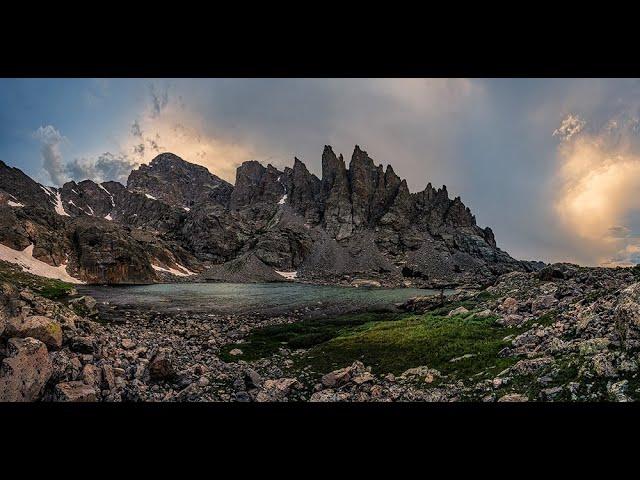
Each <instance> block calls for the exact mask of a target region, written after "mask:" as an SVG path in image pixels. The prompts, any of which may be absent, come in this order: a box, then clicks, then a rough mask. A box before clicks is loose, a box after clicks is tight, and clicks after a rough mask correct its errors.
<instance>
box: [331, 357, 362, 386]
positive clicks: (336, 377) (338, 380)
mask: <svg viewBox="0 0 640 480" xmlns="http://www.w3.org/2000/svg"><path fill="white" fill-rule="evenodd" d="M365 372H366V369H365V367H364V365H363V364H362V362H354V363H353V364H352V365H350V366H348V367H345V368H340V369H338V370H334V371H333V372H329V373H327V374H326V375H323V376H322V379H321V380H320V381H321V382H322V385H324V386H325V387H339V386H341V385H344V384H345V383H348V382H349V381H351V379H352V378H353V377H354V376H355V375H358V374H360V373H365Z"/></svg>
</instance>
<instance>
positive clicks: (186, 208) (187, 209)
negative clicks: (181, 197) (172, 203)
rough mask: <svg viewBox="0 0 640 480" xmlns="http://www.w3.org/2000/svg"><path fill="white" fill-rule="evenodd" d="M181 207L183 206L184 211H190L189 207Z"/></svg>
mask: <svg viewBox="0 0 640 480" xmlns="http://www.w3.org/2000/svg"><path fill="white" fill-rule="evenodd" d="M182 208H184V209H185V211H187V212H190V211H191V209H190V208H189V207H182Z"/></svg>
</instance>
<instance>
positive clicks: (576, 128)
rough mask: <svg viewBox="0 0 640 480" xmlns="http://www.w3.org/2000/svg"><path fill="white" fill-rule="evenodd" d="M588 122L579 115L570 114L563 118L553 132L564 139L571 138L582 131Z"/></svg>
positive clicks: (555, 135)
mask: <svg viewBox="0 0 640 480" xmlns="http://www.w3.org/2000/svg"><path fill="white" fill-rule="evenodd" d="M585 124H586V122H585V121H584V120H582V119H581V118H580V117H579V116H578V115H572V114H569V115H567V117H566V118H565V119H564V120H562V123H561V124H560V126H559V127H558V128H556V129H555V130H554V132H553V136H554V137H559V138H560V139H561V140H563V141H568V140H571V137H573V136H574V135H577V134H578V133H580V132H581V131H582V129H583V128H584V126H585Z"/></svg>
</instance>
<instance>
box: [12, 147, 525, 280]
mask: <svg viewBox="0 0 640 480" xmlns="http://www.w3.org/2000/svg"><path fill="white" fill-rule="evenodd" d="M0 243H3V244H4V245H6V246H8V247H10V248H13V249H15V250H23V249H24V248H26V247H27V246H29V245H31V244H33V245H34V249H33V255H34V257H36V258H38V259H40V260H42V261H44V262H46V263H49V264H50V265H54V266H59V265H66V268H67V270H68V271H69V272H70V273H72V274H74V275H75V276H77V278H79V279H82V280H84V281H88V282H95V283H144V282H154V281H159V280H163V279H166V278H169V277H168V275H178V276H179V277H184V278H199V277H194V276H193V275H192V274H195V273H198V272H201V271H204V270H207V269H213V270H215V271H221V270H220V268H219V267H217V265H223V264H229V265H230V266H231V267H230V268H234V267H233V266H234V265H236V263H237V262H235V260H236V259H241V258H250V259H251V263H250V264H251V265H253V267H252V268H251V269H248V270H247V272H244V273H243V277H242V278H244V277H245V276H247V275H250V271H249V270H252V269H253V270H255V271H259V272H260V273H261V275H262V277H264V278H278V275H277V274H275V273H274V275H275V276H274V275H271V274H267V273H266V272H267V271H273V270H279V271H283V270H284V271H292V270H297V271H298V278H302V279H307V280H312V281H323V282H345V281H346V282H349V281H351V280H354V279H361V278H368V279H372V278H375V279H379V280H380V281H382V282H383V283H384V282H386V283H391V284H400V283H402V282H405V283H406V282H412V283H414V284H419V285H426V286H443V285H456V284H461V283H482V282H486V281H488V280H490V279H492V278H493V277H495V276H496V275H498V274H501V273H504V272H506V271H511V270H528V269H531V268H532V267H531V264H529V263H528V262H519V261H516V260H514V259H512V258H511V257H510V256H509V255H508V254H507V253H505V252H503V251H501V250H500V249H498V248H497V247H496V242H495V238H494V236H493V232H492V231H491V229H490V228H488V227H487V228H484V229H483V228H480V227H478V226H477V225H476V221H475V217H474V216H473V215H472V214H471V211H470V210H469V208H468V207H466V206H465V205H464V204H463V203H462V201H461V199H460V198H459V197H456V198H454V199H450V198H449V195H448V192H447V189H446V187H445V186H443V187H442V188H440V189H435V188H433V187H432V186H431V184H429V185H427V187H426V188H425V190H423V191H421V192H418V193H410V192H409V189H408V187H407V183H406V181H405V180H402V179H401V178H400V177H398V176H397V175H396V174H395V172H394V170H393V168H392V167H391V166H387V167H386V169H385V168H383V166H382V165H376V164H375V162H374V161H373V159H372V158H371V157H369V155H368V154H367V152H365V151H364V150H362V149H360V148H359V147H358V146H356V147H355V149H354V151H353V154H352V156H351V160H350V162H349V167H348V168H347V166H346V164H345V161H344V158H343V157H342V155H336V154H335V153H334V152H333V150H332V149H331V147H330V146H325V148H324V151H323V153H322V179H319V178H317V177H316V176H315V175H313V174H311V173H310V172H309V170H308V169H307V167H306V166H305V164H304V163H303V162H301V161H300V160H299V159H297V158H296V159H295V160H294V164H293V167H292V168H288V167H287V168H285V169H284V171H280V170H278V169H277V168H275V167H274V166H272V165H267V166H266V167H265V166H263V165H262V164H260V163H259V162H257V161H248V162H244V163H243V164H242V165H241V166H240V167H238V170H237V174H236V182H235V186H233V185H231V184H229V183H227V182H225V181H224V180H221V179H220V178H218V177H216V176H215V175H213V174H211V173H210V172H209V171H208V170H207V169H205V168H204V167H201V166H198V165H194V164H191V163H188V162H186V161H184V160H182V159H181V158H179V157H177V156H176V155H173V154H170V153H164V154H161V155H159V156H158V157H156V158H155V159H154V160H153V161H152V162H151V163H150V164H149V165H143V166H141V167H140V168H139V169H137V170H134V171H133V172H131V175H130V176H129V179H128V181H127V186H126V187H125V186H124V185H122V184H120V183H117V182H105V183H102V184H98V183H95V182H93V181H91V180H85V181H83V182H79V183H76V182H69V183H66V184H65V185H63V186H62V187H61V188H60V189H55V188H51V187H45V186H42V185H40V184H38V183H36V182H35V181H33V180H32V179H30V178H29V177H28V176H26V175H24V174H23V173H22V172H21V171H20V170H18V169H15V168H10V167H8V166H7V165H5V164H4V163H1V162H0ZM257 262H259V263H260V268H258V267H256V266H255V265H257ZM263 267H264V268H263ZM213 270H212V271H213ZM224 271H226V270H224ZM203 277H204V278H209V279H211V278H218V277H219V275H218V277H216V275H208V276H207V274H206V272H205V273H204V274H203ZM262 277H261V278H262ZM174 278H175V277H174Z"/></svg>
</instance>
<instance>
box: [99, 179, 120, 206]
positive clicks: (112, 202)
mask: <svg viewBox="0 0 640 480" xmlns="http://www.w3.org/2000/svg"><path fill="white" fill-rule="evenodd" d="M98 186H99V187H100V188H101V189H102V190H104V191H105V192H107V195H109V198H110V199H111V206H112V207H115V206H116V202H114V201H113V195H111V192H109V190H107V189H106V188H104V186H102V184H101V183H99V184H98Z"/></svg>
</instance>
